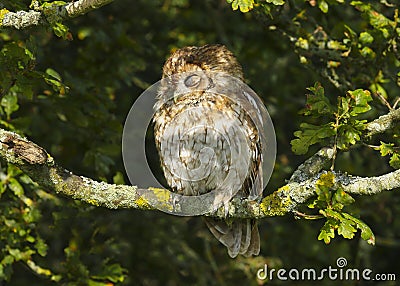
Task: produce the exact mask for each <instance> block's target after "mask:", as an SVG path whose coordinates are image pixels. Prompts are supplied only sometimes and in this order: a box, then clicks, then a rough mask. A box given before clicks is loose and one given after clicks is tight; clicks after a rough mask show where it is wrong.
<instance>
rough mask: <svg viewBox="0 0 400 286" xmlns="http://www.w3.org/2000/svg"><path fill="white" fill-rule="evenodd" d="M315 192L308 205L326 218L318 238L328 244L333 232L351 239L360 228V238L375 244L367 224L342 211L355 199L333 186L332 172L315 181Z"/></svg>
mask: <svg viewBox="0 0 400 286" xmlns="http://www.w3.org/2000/svg"><path fill="white" fill-rule="evenodd" d="M316 193H317V198H315V199H314V200H313V201H312V202H311V203H310V204H309V205H308V207H309V208H311V209H318V210H319V213H320V214H322V215H323V216H324V217H325V218H326V222H325V224H324V226H323V227H322V228H321V231H320V234H319V235H318V240H323V241H324V242H325V243H326V244H328V243H330V242H331V239H332V238H334V237H335V232H337V234H338V235H341V236H343V237H344V238H347V239H352V238H354V235H355V233H356V232H357V230H361V238H362V239H364V240H366V241H367V242H368V243H369V244H372V245H374V244H375V236H374V234H373V233H372V231H371V229H370V228H369V226H368V225H366V224H365V223H364V222H362V221H361V220H360V219H357V218H355V217H354V216H352V215H350V214H349V213H347V212H345V211H344V208H345V207H346V206H349V205H350V204H352V203H354V201H355V200H354V199H353V198H352V197H351V196H350V195H349V194H347V193H346V192H344V191H343V189H341V188H340V187H335V174H334V173H332V172H328V173H325V174H322V175H321V176H320V178H319V179H318V181H317V183H316Z"/></svg>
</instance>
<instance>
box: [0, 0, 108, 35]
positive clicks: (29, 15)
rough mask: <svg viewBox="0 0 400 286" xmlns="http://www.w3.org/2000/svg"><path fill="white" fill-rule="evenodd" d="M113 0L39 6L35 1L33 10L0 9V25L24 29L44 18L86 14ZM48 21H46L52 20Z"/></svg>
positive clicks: (79, 0)
mask: <svg viewBox="0 0 400 286" xmlns="http://www.w3.org/2000/svg"><path fill="white" fill-rule="evenodd" d="M113 1H114V0H77V1H73V2H70V3H68V4H65V5H56V4H54V5H49V4H51V3H48V4H47V6H44V7H42V6H39V4H38V3H37V2H36V3H34V4H33V5H32V6H33V8H34V10H29V11H18V12H10V11H8V10H7V9H1V10H0V27H13V28H16V29H24V28H27V27H29V26H36V25H39V24H41V23H45V22H46V21H44V20H45V19H50V18H51V19H52V21H54V19H60V20H62V19H67V18H74V17H77V16H80V15H82V14H86V13H87V12H90V11H92V10H95V9H98V8H100V7H102V6H104V5H106V4H109V3H111V2H113ZM52 21H48V22H52Z"/></svg>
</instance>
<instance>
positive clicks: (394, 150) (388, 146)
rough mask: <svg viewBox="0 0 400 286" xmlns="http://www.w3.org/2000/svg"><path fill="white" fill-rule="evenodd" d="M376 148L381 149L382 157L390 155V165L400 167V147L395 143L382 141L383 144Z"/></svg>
mask: <svg viewBox="0 0 400 286" xmlns="http://www.w3.org/2000/svg"><path fill="white" fill-rule="evenodd" d="M375 149H376V150H379V151H380V153H381V156H382V157H384V156H388V155H390V160H389V164H390V166H392V167H393V168H395V169H400V148H399V147H395V145H394V143H384V142H382V141H381V145H380V146H379V147H377V148H375Z"/></svg>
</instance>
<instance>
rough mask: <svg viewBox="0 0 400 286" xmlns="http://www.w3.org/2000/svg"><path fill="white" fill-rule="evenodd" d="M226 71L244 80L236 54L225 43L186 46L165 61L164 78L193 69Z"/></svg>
mask: <svg viewBox="0 0 400 286" xmlns="http://www.w3.org/2000/svg"><path fill="white" fill-rule="evenodd" d="M201 70H203V71H213V72H225V73H228V74H230V75H231V76H234V77H236V78H239V79H240V80H243V71H242V67H241V66H240V64H239V62H238V61H237V60H236V58H235V56H234V55H233V54H232V52H231V51H229V50H228V49H227V48H226V47H225V46H224V45H219V44H218V45H205V46H201V47H195V46H191V47H184V48H182V49H179V50H177V51H175V52H174V53H173V54H172V55H171V56H170V57H169V58H168V59H167V61H166V62H165V64H164V68H163V78H165V77H169V76H171V75H173V74H178V73H186V72H192V71H201Z"/></svg>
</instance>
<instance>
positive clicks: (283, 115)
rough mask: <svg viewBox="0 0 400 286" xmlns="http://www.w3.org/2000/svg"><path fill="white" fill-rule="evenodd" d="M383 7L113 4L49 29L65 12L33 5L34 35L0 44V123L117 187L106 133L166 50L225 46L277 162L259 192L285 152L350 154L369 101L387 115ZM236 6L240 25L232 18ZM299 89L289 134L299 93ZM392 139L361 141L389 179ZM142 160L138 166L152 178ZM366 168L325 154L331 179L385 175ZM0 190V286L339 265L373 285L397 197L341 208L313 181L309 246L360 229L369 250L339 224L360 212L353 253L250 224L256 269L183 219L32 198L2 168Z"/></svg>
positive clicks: (343, 202) (359, 160) (396, 213)
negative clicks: (261, 115) (256, 105)
mask: <svg viewBox="0 0 400 286" xmlns="http://www.w3.org/2000/svg"><path fill="white" fill-rule="evenodd" d="M30 2H31V1H30V0H12V1H10V0H4V1H1V3H0V11H5V10H4V9H6V10H7V11H18V10H25V11H27V10H29V4H30ZM66 2H67V1H66ZM388 2H389V1H368V2H367V1H357V2H356V1H354V2H351V1H339V0H337V1H336V0H321V1H304V0H294V1H282V0H276V1H273V0H254V1H233V0H230V1H228V4H226V3H224V2H220V1H189V0H170V1H164V0H156V1H145V0H138V1H135V4H134V5H133V4H132V1H128V0H118V1H114V2H113V3H112V4H110V5H108V6H104V7H102V8H101V9H97V10H96V11H93V12H90V13H88V14H87V15H83V16H80V17H77V18H75V19H70V20H63V19H60V18H59V17H58V14H57V13H56V10H57V9H58V8H59V6H60V5H63V4H64V2H58V1H56V2H54V1H39V2H37V3H36V4H35V3H33V4H34V5H32V7H31V8H30V9H35V10H40V9H42V11H45V14H46V15H45V17H44V18H43V19H44V20H47V22H48V25H47V27H45V28H43V27H31V28H29V29H27V30H25V31H15V30H12V29H1V30H0V51H1V52H0V53H1V55H0V97H1V99H0V124H1V127H2V128H5V129H9V130H14V131H16V132H18V133H21V134H24V135H26V136H28V137H29V138H30V139H32V140H33V141H34V142H37V143H38V144H39V145H41V146H43V147H45V148H46V150H48V151H49V152H50V154H51V155H52V156H53V157H54V158H55V159H56V160H57V162H59V163H60V164H61V165H62V166H64V167H66V168H67V169H69V170H71V171H73V172H74V173H77V174H82V175H85V176H90V177H92V178H96V179H100V180H105V181H108V182H112V183H116V184H121V183H129V181H128V180H127V178H126V177H125V176H124V168H123V164H122V162H121V155H120V141H121V138H120V134H121V131H122V125H123V122H124V120H125V117H126V115H127V113H128V111H129V108H130V106H131V105H132V103H133V101H134V99H135V98H136V97H137V96H138V95H139V94H140V93H141V92H142V91H143V89H145V88H146V87H148V86H149V85H150V84H152V83H154V82H156V81H157V80H159V78H160V76H161V67H162V64H163V62H164V60H165V58H166V57H167V56H168V55H169V54H170V52H171V51H173V50H175V49H177V48H180V47H183V46H188V45H203V44H206V43H223V44H225V45H227V46H228V48H229V49H231V50H232V51H233V52H234V54H235V55H236V56H237V57H238V60H239V62H240V63H241V64H242V65H243V67H244V72H245V77H246V80H248V82H249V84H250V86H251V87H252V88H253V89H254V90H255V91H256V92H257V93H258V94H259V95H260V96H262V97H263V100H264V102H265V103H266V106H267V108H268V110H269V112H270V114H271V117H272V119H273V122H274V125H275V130H276V134H277V140H278V146H279V149H278V152H279V153H278V156H277V161H276V164H275V170H274V173H273V177H272V179H271V180H270V182H269V184H268V188H267V190H266V192H271V191H273V190H275V189H277V188H278V187H280V186H282V185H283V184H285V179H287V178H288V177H290V175H291V174H292V172H293V170H294V169H295V168H296V167H297V166H298V165H299V164H300V163H301V161H302V158H300V157H298V156H295V155H294V154H293V153H292V152H290V149H291V148H293V149H294V150H295V152H296V153H305V152H307V150H308V149H310V147H312V146H314V145H317V144H318V145H320V146H322V145H326V144H330V145H335V144H336V146H337V147H338V148H339V146H340V147H341V148H343V150H346V149H347V148H348V147H350V146H352V144H354V143H355V144H357V146H360V145H359V144H358V143H359V142H360V139H361V138H359V137H360V134H361V133H360V132H362V130H363V128H364V126H365V123H364V120H366V119H368V120H369V121H370V120H373V119H374V118H377V117H378V116H379V115H381V114H384V113H386V107H383V105H381V104H380V101H381V100H382V101H383V99H385V100H386V101H387V104H385V105H386V106H387V105H392V104H393V103H394V102H396V100H397V97H398V88H399V86H400V80H399V78H400V77H399V68H398V67H399V66H400V65H399V60H398V59H399V58H400V57H399V50H398V46H399V43H398V42H399V41H398V38H399V31H400V30H399V27H398V23H399V19H398V16H397V12H396V10H397V9H398V5H396V4H391V5H392V6H393V5H394V6H393V7H391V6H390V4H388ZM391 2H392V3H394V1H391ZM132 5H133V6H134V7H133V6H132ZM127 7H129V8H132V7H133V8H132V9H127ZM235 7H236V9H237V10H241V11H242V12H245V13H244V14H243V13H233V12H232V8H235ZM0 13H1V12H0ZM0 17H1V16H0ZM205 19H207V21H205ZM64 25H66V26H68V28H67V27H66V26H64ZM46 28H47V29H46ZM64 39H67V40H69V41H65V40H64ZM315 82H321V84H320V85H314V83H315ZM311 85H314V86H313V87H312V88H310V90H309V91H310V95H309V96H308V99H307V106H306V108H305V109H304V110H303V111H302V113H303V114H304V115H305V116H307V117H306V118H307V121H306V122H303V123H301V122H298V121H299V119H298V110H299V109H300V108H301V107H302V106H303V105H304V104H303V99H302V96H301V94H302V92H301V91H302V90H304V88H305V87H306V86H311ZM322 86H323V87H324V88H322ZM365 90H369V91H370V93H371V95H368V92H366V91H365ZM347 91H350V92H347ZM337 94H340V95H342V96H341V97H340V98H335V95H337ZM299 95H300V96H299ZM371 97H374V98H379V99H380V100H374V101H370V100H369V99H370V98H371ZM370 105H371V106H372V109H371V110H370V111H368V112H366V111H367V109H369V106H370ZM393 105H394V104H393ZM384 108H385V109H384ZM299 125H300V130H299V131H297V132H296V139H295V140H300V141H295V142H297V145H296V144H294V145H292V146H291V145H290V144H289V142H288V138H290V136H291V135H290V134H293V131H294V130H296V129H297V128H298V126H299ZM398 134H399V128H398V127H397V128H395V129H393V130H392V131H388V132H386V133H385V134H381V135H380V137H379V138H377V139H373V140H376V142H375V141H372V142H366V143H369V144H372V145H371V146H373V148H374V149H376V150H378V151H381V148H382V152H383V154H386V156H390V159H389V163H390V164H391V165H392V166H393V167H395V166H398V151H399V150H398V147H397V146H399V142H398ZM297 135H299V136H300V137H298V136H297ZM362 140H365V141H367V139H366V138H362ZM380 141H381V142H386V143H381V144H379V142H380ZM383 144H387V146H383V147H382V146H381V145H383ZM295 146H296V148H295ZM364 146H366V145H364ZM353 151H354V152H353ZM154 154H155V152H154V150H153V151H152V152H148V156H149V161H150V164H152V166H153V167H154V166H157V165H158V160H157V158H156V157H155V155H154ZM374 155H377V156H376V157H374ZM378 155H379V152H377V151H376V152H375V153H374V152H373V151H372V150H371V148H368V147H365V148H361V147H360V148H357V149H353V148H352V149H351V152H340V153H339V154H338V158H337V160H336V163H335V167H336V168H338V169H342V170H347V171H349V172H350V173H352V174H353V173H357V174H358V175H363V176H365V175H375V174H382V173H383V172H386V171H389V170H391V169H390V166H389V165H388V164H386V162H385V161H384V160H382V158H381V156H378ZM396 162H397V163H396ZM396 164H397V165H396ZM142 167H143V166H139V167H138V168H142ZM154 170H155V171H156V172H158V173H159V172H160V171H159V169H158V167H154ZM0 179H1V182H2V183H1V184H0V194H1V197H0V217H1V220H2V223H1V225H0V228H1V232H0V248H1V254H0V255H1V258H0V265H1V266H0V267H1V273H3V274H2V275H3V276H2V278H1V279H8V281H7V282H6V283H7V284H10V285H17V286H18V285H31V284H34V285H54V284H61V285H88V284H89V285H112V284H115V285H150V284H151V285H224V284H226V285H230V284H232V285H236V284H244V285H260V284H262V281H258V280H256V273H257V269H259V268H260V267H262V266H263V265H264V264H265V263H267V264H268V267H271V268H272V267H273V268H276V269H277V268H279V267H283V268H290V267H294V268H297V267H298V266H299V265H304V266H305V267H309V268H311V267H316V268H318V267H320V266H321V265H332V262H334V261H335V260H336V259H337V257H338V256H339V255H340V256H342V257H346V258H347V259H348V261H349V262H351V261H352V262H353V263H354V266H355V267H357V266H365V265H368V266H370V267H369V268H372V269H374V270H377V271H378V270H380V271H381V272H382V273H384V272H385V273H389V272H393V273H395V272H397V271H398V268H399V267H398V257H397V253H398V251H397V249H398V239H397V238H398V235H399V229H400V220H399V218H400V207H399V206H400V201H399V196H398V194H397V193H398V192H391V193H389V192H388V193H384V194H381V195H380V196H371V197H367V198H362V197H354V199H356V201H355V202H353V198H352V197H351V196H349V195H348V194H346V193H344V192H343V191H341V190H339V189H335V187H334V186H332V183H331V182H330V180H329V178H328V177H327V178H325V179H323V180H320V182H319V186H318V190H317V192H318V194H317V197H316V198H315V201H313V202H311V203H310V205H312V206H313V207H314V209H318V210H321V213H318V215H320V216H323V217H324V218H325V219H326V223H325V225H324V226H323V227H322V229H321V233H320V238H322V240H325V241H326V242H327V241H330V240H331V239H332V238H334V237H335V235H336V236H342V237H347V238H350V237H353V238H356V237H357V236H356V235H355V233H356V232H357V231H358V230H360V231H361V238H362V239H364V240H366V241H368V240H370V241H372V240H373V235H372V233H371V232H370V229H369V228H368V226H366V225H365V224H363V223H362V222H361V221H359V220H358V219H357V218H356V217H355V216H353V215H351V214H362V218H363V220H365V221H368V224H369V225H370V226H371V228H372V229H374V232H375V233H376V234H377V237H378V238H377V241H378V243H377V245H376V246H375V247H374V248H368V247H366V244H362V243H360V242H359V241H358V240H357V239H353V240H347V239H346V240H344V239H343V240H340V239H336V240H335V243H331V244H329V245H324V244H322V243H320V242H319V241H318V240H317V239H315V228H316V227H321V226H320V225H318V223H319V222H318V221H316V222H314V221H312V222H310V221H293V219H292V218H291V217H283V218H274V219H269V220H266V221H260V222H259V227H260V230H261V231H260V234H261V243H262V246H261V254H260V256H258V257H256V258H244V257H239V258H238V259H235V260H231V259H229V257H227V255H226V251H225V249H224V247H222V246H221V245H220V244H218V242H217V241H216V240H215V239H214V238H212V237H211V236H210V235H209V233H208V231H207V229H206V228H205V227H204V225H203V224H202V222H201V221H200V220H198V219H196V218H190V219H189V218H176V217H172V216H166V215H165V214H162V213H155V212H154V213H153V212H138V211H128V210H119V211H110V210H106V209H102V208H93V207H89V206H86V205H84V204H82V203H80V202H73V201H72V200H70V199H64V198H61V197H58V196H57V195H55V194H51V193H50V192H48V190H42V189H41V188H40V187H38V186H37V185H36V184H34V183H32V182H31V181H30V180H29V179H27V178H26V177H25V176H24V175H23V174H22V173H19V171H17V170H15V169H13V168H12V167H9V166H7V165H5V164H2V165H1V172H0ZM21 194H22V195H21ZM324 214H325V216H324ZM357 217H358V215H357ZM293 237H295V238H296V239H293ZM17 260H18V261H17ZM21 265H22V266H21ZM271 282H273V281H271ZM285 284H288V285H297V284H298V282H297V281H295V282H293V283H291V282H290V281H287V283H286V282H285ZM321 284H322V285H330V284H329V281H328V283H325V281H321Z"/></svg>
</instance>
